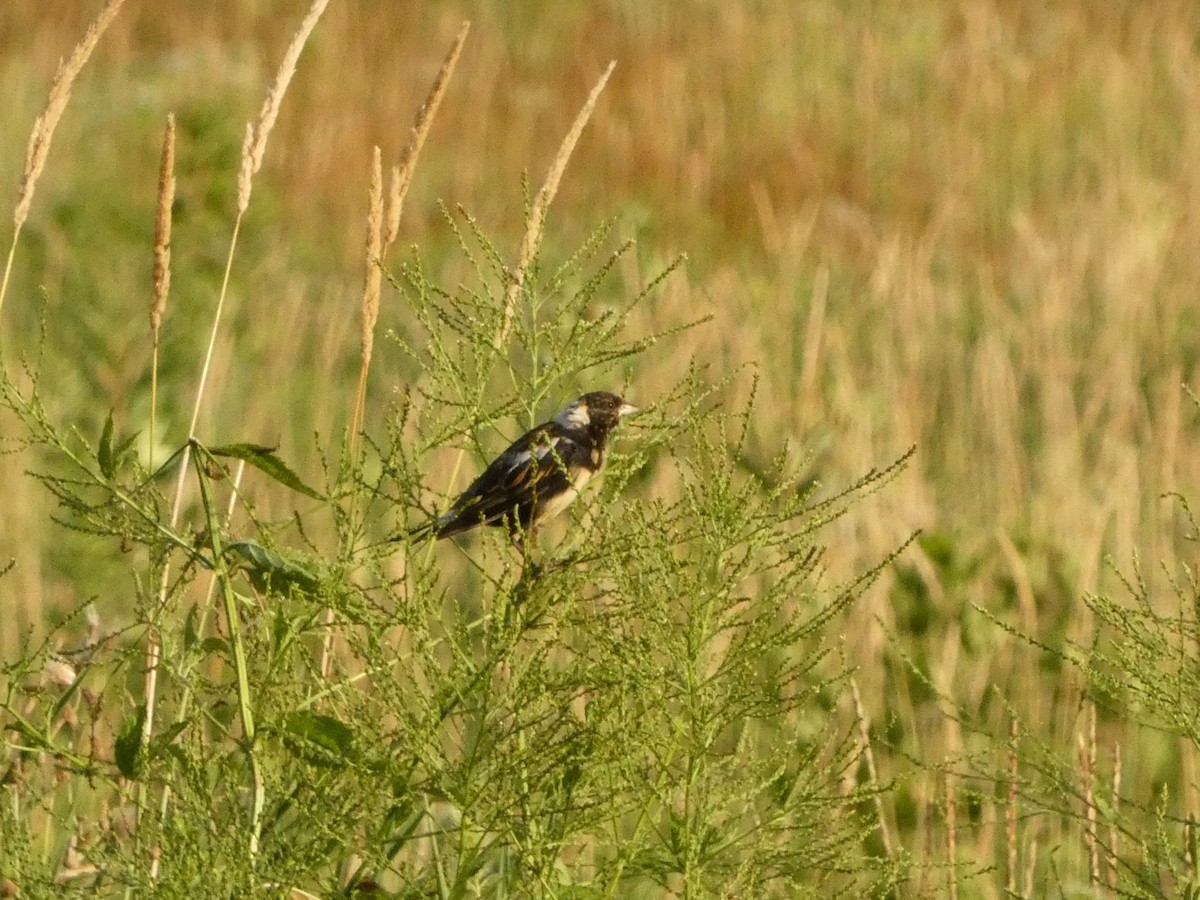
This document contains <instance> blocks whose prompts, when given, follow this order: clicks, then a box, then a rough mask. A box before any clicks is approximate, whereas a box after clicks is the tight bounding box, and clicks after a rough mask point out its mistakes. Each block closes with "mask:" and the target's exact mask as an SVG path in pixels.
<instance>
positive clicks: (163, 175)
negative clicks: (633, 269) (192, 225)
mask: <svg viewBox="0 0 1200 900" xmlns="http://www.w3.org/2000/svg"><path fill="white" fill-rule="evenodd" d="M174 203H175V116H174V115H168V116H167V130H166V133H165V134H164V135H163V148H162V161H161V163H160V164H159V169H158V210H157V213H156V214H155V217H154V297H153V299H152V300H151V301H150V333H151V337H152V339H153V342H154V348H153V359H152V360H151V364H150V441H149V446H150V450H149V456H148V460H149V467H150V469H151V471H153V469H154V442H155V440H156V438H157V435H158V431H157V423H156V418H157V412H158V336H159V332H160V330H161V329H162V318H163V313H164V312H165V311H166V308H167V295H168V294H169V293H170V291H171V207H172V205H173V204H174Z"/></svg>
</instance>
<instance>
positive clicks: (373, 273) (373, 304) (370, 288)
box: [350, 147, 383, 452]
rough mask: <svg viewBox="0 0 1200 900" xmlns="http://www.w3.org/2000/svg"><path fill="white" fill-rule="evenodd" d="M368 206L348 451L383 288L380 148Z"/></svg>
mask: <svg viewBox="0 0 1200 900" xmlns="http://www.w3.org/2000/svg"><path fill="white" fill-rule="evenodd" d="M367 196H368V203H367V242H366V246H367V260H366V262H367V271H366V276H365V281H364V284H363V299H362V336H361V338H362V341H361V343H362V352H361V354H360V361H359V367H358V389H357V390H356V391H355V395H354V413H353V415H352V416H351V419H350V448H351V452H354V448H355V447H356V446H357V444H358V430H359V428H361V427H362V418H363V408H364V407H365V405H366V396H367V370H368V369H369V368H370V366H371V353H372V350H373V348H374V346H375V323H376V322H377V321H378V320H379V297H380V293H381V291H382V288H383V273H382V272H381V271H380V268H379V257H380V254H381V253H382V250H383V158H382V155H381V153H380V151H379V148H378V147H376V148H374V152H373V153H372V154H371V187H370V191H369V193H368V195H367Z"/></svg>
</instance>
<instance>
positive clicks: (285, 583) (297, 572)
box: [225, 541, 320, 596]
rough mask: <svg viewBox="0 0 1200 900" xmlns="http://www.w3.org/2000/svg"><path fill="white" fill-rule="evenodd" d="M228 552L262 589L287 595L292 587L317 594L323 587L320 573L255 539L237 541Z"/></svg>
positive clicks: (230, 545) (227, 548)
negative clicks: (292, 560)
mask: <svg viewBox="0 0 1200 900" xmlns="http://www.w3.org/2000/svg"><path fill="white" fill-rule="evenodd" d="M225 552H226V553H227V554H231V555H233V556H237V557H238V558H239V560H240V562H241V564H242V568H243V569H244V570H245V572H246V574H247V576H248V577H249V578H250V583H251V584H253V585H254V586H255V587H256V588H257V589H258V590H260V591H269V592H271V593H274V594H281V595H284V596H286V595H287V594H289V593H290V592H291V590H293V589H294V590H297V591H300V592H302V593H305V594H315V593H316V592H317V589H318V588H319V587H320V582H319V581H318V580H317V577H316V576H315V575H313V574H312V573H311V572H309V571H308V570H307V569H305V568H303V567H301V566H299V565H297V564H296V563H294V562H291V561H290V560H288V559H285V558H284V557H283V556H281V555H280V554H278V553H276V552H275V551H274V550H268V549H267V548H266V547H263V546H262V545H261V544H256V543H254V541H234V542H233V543H231V544H229V546H227V547H226V548H225Z"/></svg>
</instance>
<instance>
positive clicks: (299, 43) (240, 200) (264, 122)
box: [237, 0, 329, 216]
mask: <svg viewBox="0 0 1200 900" xmlns="http://www.w3.org/2000/svg"><path fill="white" fill-rule="evenodd" d="M328 5H329V0H314V2H313V5H312V6H311V7H309V10H308V15H306V16H305V17H304V21H302V22H301V23H300V27H299V28H298V29H296V34H295V35H294V36H293V37H292V42H291V43H290V44H288V48H287V52H285V53H284V54H283V61H282V62H281V63H280V64H279V72H278V73H277V74H276V76H275V83H274V84H272V85H271V90H270V91H268V92H267V97H266V99H265V100H263V105H262V111H261V112H259V114H258V121H257V122H255V123H254V125H253V126H252V127H251V129H250V131H248V132H247V134H246V143H245V144H244V145H243V147H242V167H241V170H240V171H239V172H238V193H237V204H238V215H239V216H240V215H241V214H242V213H244V212H245V211H246V207H248V206H249V205H250V186H251V183H252V181H253V179H254V176H255V174H256V173H257V172H258V170H259V169H261V168H262V162H263V156H264V155H265V154H266V152H267V138H269V137H270V136H271V129H272V128H274V127H275V119H276V118H278V116H279V107H280V105H282V103H283V95H284V94H286V93H287V89H288V85H289V84H291V81H292V76H293V75H294V74H296V63H297V62H298V61H299V60H300V51H301V50H303V49H304V45H305V43H307V41H308V36H309V35H310V34H312V30H313V29H314V28H315V27H316V26H317V21H318V20H319V19H320V18H321V14H322V13H324V12H325V7H326V6H328Z"/></svg>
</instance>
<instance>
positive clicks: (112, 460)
mask: <svg viewBox="0 0 1200 900" xmlns="http://www.w3.org/2000/svg"><path fill="white" fill-rule="evenodd" d="M96 462H98V463H99V464H100V474H102V475H103V476H104V477H105V478H112V477H113V476H114V475H116V474H117V457H116V455H115V454H114V453H113V414H112V410H111V409H110V410H109V411H108V418H106V419H105V420H104V431H103V432H102V433H101V434H100V446H99V447H98V448H97V450H96Z"/></svg>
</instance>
